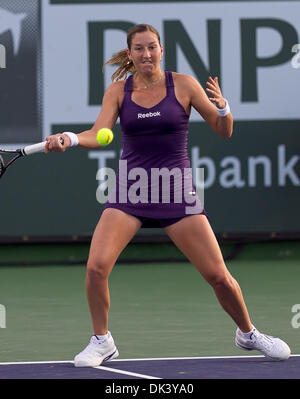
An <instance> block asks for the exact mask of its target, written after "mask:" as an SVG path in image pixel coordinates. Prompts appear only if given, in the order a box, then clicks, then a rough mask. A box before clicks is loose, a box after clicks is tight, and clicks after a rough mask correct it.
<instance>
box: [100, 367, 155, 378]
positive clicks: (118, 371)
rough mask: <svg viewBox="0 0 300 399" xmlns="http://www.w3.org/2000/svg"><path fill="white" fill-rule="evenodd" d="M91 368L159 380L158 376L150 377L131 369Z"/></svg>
mask: <svg viewBox="0 0 300 399" xmlns="http://www.w3.org/2000/svg"><path fill="white" fill-rule="evenodd" d="M93 368H94V369H98V370H104V371H108V372H110V373H117V374H125V375H131V376H133V377H141V378H145V379H147V380H161V378H160V377H152V376H151V375H145V374H139V373H132V372H131V371H124V370H119V369H111V368H110V367H104V366H98V367H93Z"/></svg>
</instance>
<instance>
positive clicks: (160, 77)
mask: <svg viewBox="0 0 300 399" xmlns="http://www.w3.org/2000/svg"><path fill="white" fill-rule="evenodd" d="M162 76H163V73H162V71H160V76H159V78H158V79H157V80H155V81H154V82H151V83H150V86H148V85H147V84H146V83H145V81H144V80H143V79H142V80H143V82H144V83H145V86H144V87H136V88H135V89H134V90H144V89H150V88H151V87H154V86H156V85H157V84H158V83H159V82H160V81H161V79H162Z"/></svg>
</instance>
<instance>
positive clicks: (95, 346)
mask: <svg viewBox="0 0 300 399" xmlns="http://www.w3.org/2000/svg"><path fill="white" fill-rule="evenodd" d="M105 344H106V341H100V342H96V341H95V340H93V339H91V341H90V343H89V344H88V345H87V346H86V347H85V348H84V349H83V351H82V352H81V353H85V354H90V353H91V354H93V353H95V351H97V352H99V353H101V352H103V351H105V350H104V348H103V345H105Z"/></svg>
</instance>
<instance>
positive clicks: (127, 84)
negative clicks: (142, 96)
mask: <svg viewBox="0 0 300 399" xmlns="http://www.w3.org/2000/svg"><path fill="white" fill-rule="evenodd" d="M132 79H133V75H130V76H129V77H128V78H127V79H126V82H125V86H124V91H132Z"/></svg>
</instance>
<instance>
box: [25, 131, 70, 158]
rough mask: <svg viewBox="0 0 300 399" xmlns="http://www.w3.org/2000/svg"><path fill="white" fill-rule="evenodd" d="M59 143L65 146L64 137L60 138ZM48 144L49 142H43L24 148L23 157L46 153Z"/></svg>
mask: <svg viewBox="0 0 300 399" xmlns="http://www.w3.org/2000/svg"><path fill="white" fill-rule="evenodd" d="M58 141H59V143H60V144H61V145H63V144H64V139H63V137H62V136H59V137H58ZM46 144H47V141H42V142H41V143H37V144H32V145H27V146H26V147H24V148H23V149H22V154H23V155H31V154H36V153H37V152H45V145H46Z"/></svg>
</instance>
